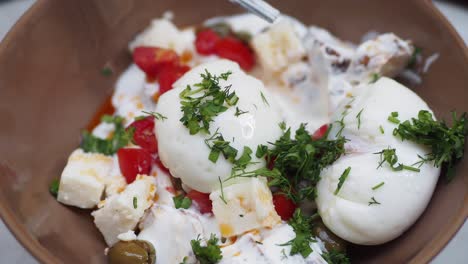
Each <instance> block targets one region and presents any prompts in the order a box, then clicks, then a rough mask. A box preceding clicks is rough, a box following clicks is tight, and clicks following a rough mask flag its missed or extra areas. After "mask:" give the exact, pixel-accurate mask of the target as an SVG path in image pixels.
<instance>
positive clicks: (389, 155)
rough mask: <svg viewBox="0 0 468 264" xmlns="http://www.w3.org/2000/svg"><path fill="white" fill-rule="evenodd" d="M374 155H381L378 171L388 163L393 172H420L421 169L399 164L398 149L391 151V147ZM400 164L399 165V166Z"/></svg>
mask: <svg viewBox="0 0 468 264" xmlns="http://www.w3.org/2000/svg"><path fill="white" fill-rule="evenodd" d="M374 154H379V155H380V161H379V165H378V166H377V169H378V168H380V167H382V165H383V164H384V163H385V162H387V163H388V165H390V168H391V169H392V170H393V171H401V170H410V171H415V172H419V171H420V169H418V168H415V167H412V166H408V165H404V164H402V163H398V156H397V155H396V149H391V148H390V147H389V148H387V149H383V150H382V151H380V152H376V153H374ZM397 163H398V164H397Z"/></svg>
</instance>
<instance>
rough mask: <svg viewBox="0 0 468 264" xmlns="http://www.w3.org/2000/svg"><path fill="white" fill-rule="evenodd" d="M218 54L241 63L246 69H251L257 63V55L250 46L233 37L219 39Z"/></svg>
mask: <svg viewBox="0 0 468 264" xmlns="http://www.w3.org/2000/svg"><path fill="white" fill-rule="evenodd" d="M216 54H217V55H218V56H220V57H221V58H225V59H229V60H232V61H235V62H237V63H239V65H240V67H241V68H242V69H244V70H245V71H249V70H251V69H252V67H253V66H254V64H255V57H254V54H253V52H252V50H251V49H250V47H249V46H248V45H247V44H245V43H244V42H242V41H240V40H238V39H236V38H233V37H226V38H223V39H221V40H220V41H218V42H217V43H216Z"/></svg>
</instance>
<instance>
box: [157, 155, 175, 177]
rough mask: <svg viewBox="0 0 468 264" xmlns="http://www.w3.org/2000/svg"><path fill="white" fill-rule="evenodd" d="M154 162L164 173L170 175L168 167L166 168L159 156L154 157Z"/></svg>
mask: <svg viewBox="0 0 468 264" xmlns="http://www.w3.org/2000/svg"><path fill="white" fill-rule="evenodd" d="M154 163H156V165H157V166H158V167H159V168H160V169H161V170H162V171H163V172H165V173H167V174H169V175H171V172H170V171H169V169H168V168H166V167H165V166H164V165H163V164H162V162H161V159H160V158H159V156H158V157H156V158H155V159H154Z"/></svg>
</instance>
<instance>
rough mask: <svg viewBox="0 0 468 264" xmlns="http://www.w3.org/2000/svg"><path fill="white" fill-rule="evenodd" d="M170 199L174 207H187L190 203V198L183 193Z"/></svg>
mask: <svg viewBox="0 0 468 264" xmlns="http://www.w3.org/2000/svg"><path fill="white" fill-rule="evenodd" d="M172 200H173V201H174V206H175V208H176V209H179V208H182V209H188V208H189V207H190V206H191V205H192V200H191V199H190V198H188V197H187V196H185V195H183V194H180V195H177V196H174V197H173V198H172Z"/></svg>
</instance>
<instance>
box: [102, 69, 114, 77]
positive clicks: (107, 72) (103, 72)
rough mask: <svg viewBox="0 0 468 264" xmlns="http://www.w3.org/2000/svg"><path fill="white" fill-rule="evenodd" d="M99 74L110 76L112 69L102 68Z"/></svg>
mask: <svg viewBox="0 0 468 264" xmlns="http://www.w3.org/2000/svg"><path fill="white" fill-rule="evenodd" d="M101 74H102V75H103V76H106V77H109V76H111V75H112V69H111V68H109V67H104V68H102V69H101Z"/></svg>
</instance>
